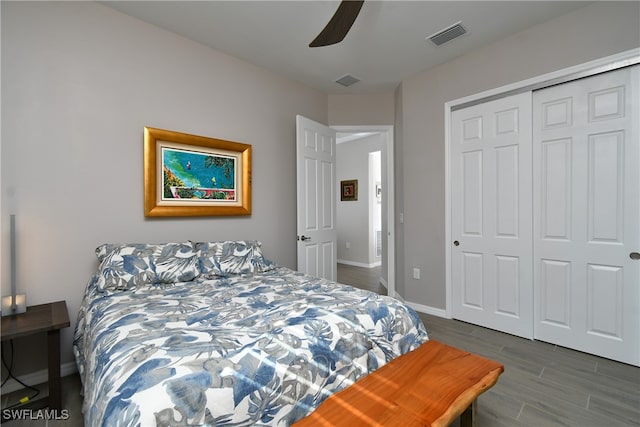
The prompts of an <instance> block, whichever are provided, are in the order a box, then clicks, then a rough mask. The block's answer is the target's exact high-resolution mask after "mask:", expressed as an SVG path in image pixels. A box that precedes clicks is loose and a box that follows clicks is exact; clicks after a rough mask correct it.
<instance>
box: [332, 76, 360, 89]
mask: <svg viewBox="0 0 640 427" xmlns="http://www.w3.org/2000/svg"><path fill="white" fill-rule="evenodd" d="M359 81H360V79H359V78H357V77H353V76H352V75H349V74H347V75H345V76H342V77H340V78H339V79H338V80H336V83H338V84H341V85H342V86H345V87H348V86H351V85H352V84H354V83H358V82H359Z"/></svg>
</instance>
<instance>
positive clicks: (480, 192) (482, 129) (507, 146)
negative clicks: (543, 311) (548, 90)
mask: <svg viewBox="0 0 640 427" xmlns="http://www.w3.org/2000/svg"><path fill="white" fill-rule="evenodd" d="M450 153H451V188H450V192H451V236H452V239H451V240H452V241H451V242H450V244H451V266H452V269H451V282H452V305H451V307H452V314H453V317H454V318H456V319H460V320H464V321H467V322H471V323H474V324H478V325H482V326H486V327H489V328H492V329H497V330H500V331H504V332H508V333H511V334H514V335H518V336H522V337H527V338H531V337H532V336H533V312H532V310H533V303H532V301H533V284H532V277H533V273H532V259H533V258H532V245H531V238H532V236H531V231H532V227H531V221H532V207H531V203H532V194H531V92H527V93H522V94H519V95H514V96H510V97H506V98H502V99H499V100H496V101H491V102H487V103H483V104H479V105H475V106H471V107H468V108H464V109H461V110H457V111H454V112H453V113H452V117H451V144H450Z"/></svg>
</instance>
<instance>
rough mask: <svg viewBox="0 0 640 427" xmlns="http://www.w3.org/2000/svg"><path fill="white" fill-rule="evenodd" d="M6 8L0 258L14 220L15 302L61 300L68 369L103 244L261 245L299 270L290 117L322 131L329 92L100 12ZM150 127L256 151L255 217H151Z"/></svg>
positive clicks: (94, 8)
mask: <svg viewBox="0 0 640 427" xmlns="http://www.w3.org/2000/svg"><path fill="white" fill-rule="evenodd" d="M1 7H2V153H1V160H2V165H1V173H2V176H1V184H2V244H3V245H4V246H5V250H3V251H2V254H3V256H4V255H5V254H8V251H7V250H6V245H7V244H8V240H9V239H8V214H9V213H10V212H15V213H16V214H17V221H18V233H19V236H18V239H19V248H18V249H19V259H18V280H19V287H20V290H21V291H23V292H26V293H27V298H28V303H29V304H30V305H32V304H38V303H45V302H49V301H56V300H66V301H67V305H68V308H69V313H70V317H71V323H72V324H71V328H67V329H65V330H64V331H63V333H62V337H63V340H62V348H63V350H62V361H63V362H69V361H71V360H72V359H73V358H72V353H71V337H72V331H73V327H74V325H75V318H76V313H77V310H78V307H79V304H80V300H81V297H82V293H83V289H84V286H85V284H86V282H87V280H88V279H89V277H90V276H91V274H92V273H93V272H94V270H95V269H96V267H97V262H96V259H95V256H94V254H93V251H94V248H95V247H96V246H98V245H99V244H101V243H104V242H123V241H139V242H165V241H181V240H188V239H191V240H218V239H242V238H249V239H260V240H262V241H263V243H264V250H265V253H266V255H267V256H268V257H269V258H271V259H273V260H274V261H276V262H278V263H279V264H281V265H285V266H288V267H294V268H295V265H296V253H295V248H296V246H295V235H296V234H295V227H296V226H295V212H296V209H295V194H296V191H295V179H296V178H295V177H296V174H295V115H296V114H302V115H305V116H307V117H309V118H312V119H314V120H317V121H320V122H325V123H326V122H327V96H326V95H325V94H323V93H320V92H318V91H316V90H313V89H309V88H307V87H305V86H302V85H300V84H298V83H296V82H293V81H289V80H286V79H284V78H282V77H279V76H277V75H274V74H272V73H270V72H267V71H266V70H264V69H262V68H259V67H256V66H253V65H250V64H248V63H246V62H243V61H240V60H238V59H235V58H233V57H230V56H228V55H225V54H222V53H220V52H217V51H214V50H211V49H209V48H207V47H204V46H202V45H199V44H197V43H194V42H191V41H189V40H187V39H184V38H182V37H179V36H177V35H174V34H172V33H169V32H167V31H164V30H161V29H159V28H157V27H154V26H151V25H148V24H145V23H143V22H142V21H139V20H136V19H134V18H131V17H128V16H126V15H123V14H120V13H119V12H116V11H114V10H112V9H110V8H107V7H104V6H102V5H100V4H98V3H94V2H38V3H36V2H2V5H1ZM144 126H152V127H157V128H162V129H169V130H174V131H180V132H187V133H192V134H196V135H204V136H210V137H215V138H220V139H228V140H232V141H238V142H242V143H247V144H252V145H253V214H252V215H251V216H250V217H235V218H234V217H226V218H224V217H222V218H220V217H208V218H207V217H205V218H179V219H176V218H156V219H146V218H145V217H144V216H143V181H142V180H143V168H142V167H143V157H142V155H143V145H142V144H143V139H142V138H143V134H142V131H143V127H144ZM2 264H3V267H4V268H3V269H2V273H3V274H2V291H3V294H6V293H7V290H8V286H9V285H8V283H9V282H8V280H7V279H8V269H7V268H6V267H7V266H8V260H7V259H6V257H3V259H2ZM36 353H37V352H36ZM39 353H40V355H39V356H38V357H39V360H37V361H33V363H32V365H34V364H36V362H37V363H38V364H39V365H38V366H37V367H33V368H31V369H30V368H25V367H24V366H18V367H17V368H18V371H25V370H28V371H30V370H33V369H42V368H44V367H45V366H46V364H45V363H44V357H45V355H44V354H42V352H39ZM21 356H22V355H21ZM23 365H24V364H23Z"/></svg>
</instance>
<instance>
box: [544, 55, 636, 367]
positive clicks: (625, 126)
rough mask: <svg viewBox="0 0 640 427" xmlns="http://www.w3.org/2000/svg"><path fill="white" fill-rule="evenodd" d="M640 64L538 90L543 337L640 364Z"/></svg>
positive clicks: (572, 346) (553, 341)
mask: <svg viewBox="0 0 640 427" xmlns="http://www.w3.org/2000/svg"><path fill="white" fill-rule="evenodd" d="M638 71H639V67H638V66H635V67H628V68H623V69H620V70H617V71H612V72H608V73H605V74H600V75H596V76H593V77H589V78H585V79H581V80H576V81H574V82H570V83H566V84H562V85H558V86H554V87H550V88H547V89H543V90H540V91H537V92H535V93H534V95H533V165H534V166H533V184H534V188H533V194H534V223H533V225H534V231H533V243H534V250H533V252H534V286H535V303H536V308H535V320H534V325H535V332H534V335H535V338H536V339H540V340H543V341H547V342H551V343H555V344H559V345H562V346H565V347H570V348H574V349H577V350H582V351H585V352H589V353H594V354H598V355H600V356H604V357H607V358H611V359H615V360H619V361H622V362H626V363H631V364H635V365H638V364H639V361H640V314H639V310H640V309H639V307H640V290H639V288H640V260H635V259H634V258H635V257H636V256H635V254H634V253H637V252H640V206H639V205H640V173H639V170H640V148H639V145H640V142H639V141H640V134H639V133H638V126H639V122H640V109H639V108H638V103H639V101H640V100H639V91H640V87H639V82H640V76H639V72H638Z"/></svg>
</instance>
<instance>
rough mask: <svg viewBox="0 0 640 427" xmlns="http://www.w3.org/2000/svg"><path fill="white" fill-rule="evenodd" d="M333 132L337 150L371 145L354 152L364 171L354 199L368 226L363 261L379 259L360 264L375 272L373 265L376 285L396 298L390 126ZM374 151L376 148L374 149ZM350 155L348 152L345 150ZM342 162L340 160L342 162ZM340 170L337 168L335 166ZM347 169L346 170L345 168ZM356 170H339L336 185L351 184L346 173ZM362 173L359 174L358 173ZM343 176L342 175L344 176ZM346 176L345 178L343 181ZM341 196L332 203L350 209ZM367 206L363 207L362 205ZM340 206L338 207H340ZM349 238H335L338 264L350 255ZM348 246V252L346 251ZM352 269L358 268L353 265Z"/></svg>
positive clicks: (342, 129)
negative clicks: (357, 202) (378, 273)
mask: <svg viewBox="0 0 640 427" xmlns="http://www.w3.org/2000/svg"><path fill="white" fill-rule="evenodd" d="M332 128H333V129H334V130H336V132H337V137H336V142H337V143H338V147H340V145H341V143H342V144H344V143H347V144H351V143H354V145H355V144H358V141H360V142H362V143H363V144H364V143H367V144H371V146H372V147H373V148H369V149H366V150H365V149H360V150H355V151H361V152H362V153H364V154H363V156H364V157H363V158H362V159H361V162H363V163H364V164H365V165H367V166H366V167H365V169H367V171H366V173H365V174H364V175H362V178H360V179H358V184H359V188H358V193H359V195H358V199H359V201H360V202H361V203H362V202H363V203H364V204H365V212H367V213H366V215H367V218H366V220H364V221H363V218H360V220H361V221H362V222H363V223H365V222H366V223H368V224H369V225H368V227H367V229H366V235H367V238H366V239H367V241H368V243H367V242H365V243H364V247H365V250H366V251H367V254H370V256H367V258H363V259H369V260H372V259H373V260H375V258H376V257H375V254H376V252H377V251H378V250H379V254H380V256H379V257H378V258H377V259H378V260H379V261H378V262H379V264H376V262H375V261H374V262H370V261H367V262H362V263H361V264H363V266H364V264H366V266H367V267H369V266H372V267H375V268H378V267H376V265H379V270H380V278H379V280H380V283H382V285H383V286H385V287H386V288H387V294H388V295H391V296H396V293H395V229H394V226H393V224H394V206H395V203H394V194H393V188H394V187H393V176H394V173H393V170H394V169H393V126H332ZM376 147H377V148H376ZM340 151H342V150H341V149H340V148H338V149H337V152H338V159H337V163H338V165H339V164H340V162H341V159H340V154H339V153H340ZM349 151H351V150H349ZM376 151H379V154H377V155H376V154H374V155H371V156H370V155H369V153H374V152H376ZM376 156H378V159H379V160H376ZM342 160H344V159H342ZM376 162H378V164H379V174H377V175H376V172H372V171H374V170H375V167H374V166H369V165H370V164H374V165H375V163H376ZM338 167H340V166H338ZM347 169H350V168H347ZM355 169H356V168H355V167H354V168H353V170H352V171H349V170H347V171H346V172H344V173H341V172H340V170H339V169H337V172H338V174H339V178H338V179H337V181H338V182H337V185H338V187H339V191H340V190H341V188H340V181H341V180H353V179H355V176H353V177H352V176H351V175H349V173H351V172H353V173H356V170H355ZM361 173H362V172H361ZM345 174H346V175H345ZM347 176H349V178H347ZM340 199H341V194H340V192H339V193H338V197H337V200H336V203H337V204H339V205H342V206H344V207H352V206H353V205H351V206H350V205H349V203H351V202H348V201H341V200H340ZM367 203H370V205H369V206H368V207H367V206H366V204H367ZM342 206H341V207H342ZM376 207H378V208H379V209H378V212H379V220H378V222H377V224H378V225H377V226H376V218H375V215H376V213H375V212H376ZM339 221H340V214H338V227H339V226H340V224H339ZM348 239H349V238H348V237H347V238H345V239H343V238H341V236H340V233H339V234H338V259H339V260H340V259H341V257H340V254H341V253H345V252H346V251H351V252H354V249H355V248H354V242H353V241H351V240H348ZM347 246H349V248H347ZM342 261H345V260H344V259H342ZM353 265H358V264H357V263H356V264H353Z"/></svg>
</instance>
